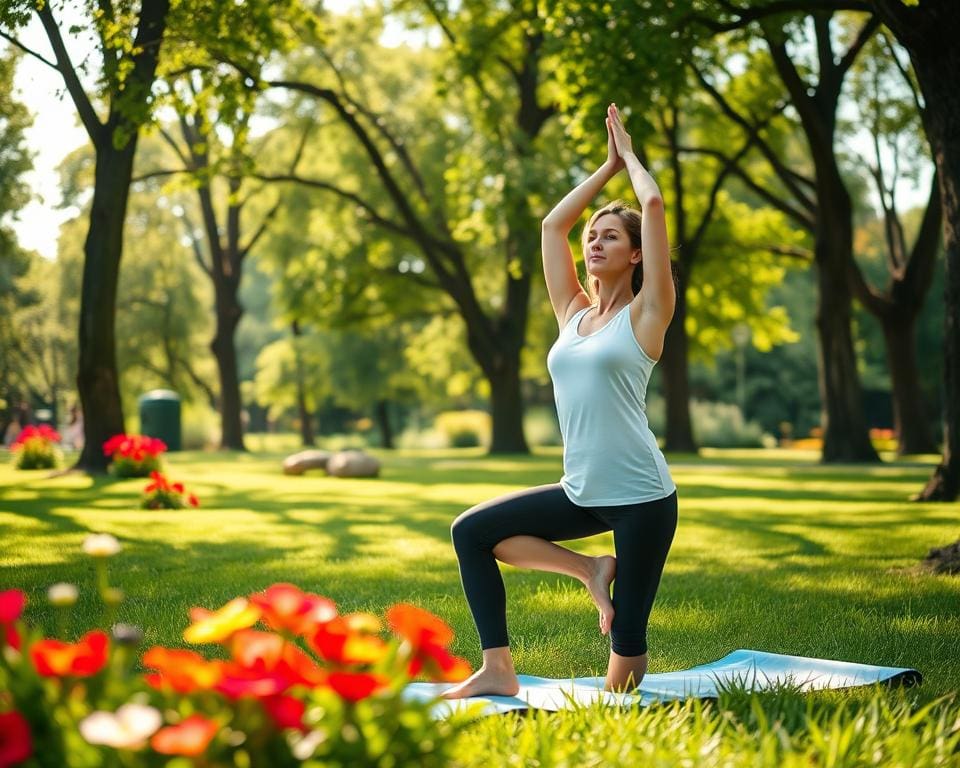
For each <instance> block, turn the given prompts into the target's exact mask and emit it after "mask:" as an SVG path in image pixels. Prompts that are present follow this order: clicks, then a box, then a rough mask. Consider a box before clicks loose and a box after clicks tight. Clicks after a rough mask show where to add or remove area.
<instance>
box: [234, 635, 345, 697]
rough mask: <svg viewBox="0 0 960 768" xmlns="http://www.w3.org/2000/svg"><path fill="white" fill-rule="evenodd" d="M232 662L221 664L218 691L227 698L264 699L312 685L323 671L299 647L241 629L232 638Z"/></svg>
mask: <svg viewBox="0 0 960 768" xmlns="http://www.w3.org/2000/svg"><path fill="white" fill-rule="evenodd" d="M230 645H231V653H232V656H233V661H232V662H230V663H227V664H225V665H224V668H223V671H224V674H223V679H222V680H220V682H219V683H218V684H217V690H218V691H220V692H221V693H223V694H224V695H225V696H228V697H230V698H239V697H241V696H255V697H257V698H264V697H270V696H276V695H278V694H281V693H284V692H285V691H287V690H288V689H289V688H291V687H293V686H294V685H304V686H307V687H308V688H314V687H316V686H318V685H321V684H322V683H324V682H325V681H326V679H327V676H326V673H325V672H324V671H323V670H322V669H320V667H318V666H317V665H316V663H314V661H313V660H312V659H311V658H310V657H309V656H307V655H306V654H305V653H304V652H303V651H302V650H300V648H298V647H297V646H296V645H294V644H293V643H290V642H288V641H286V640H285V639H284V638H282V637H280V636H279V635H275V634H273V633H270V632H257V631H255V630H242V631H240V632H237V633H236V635H234V637H233V640H232V641H231V644H230Z"/></svg>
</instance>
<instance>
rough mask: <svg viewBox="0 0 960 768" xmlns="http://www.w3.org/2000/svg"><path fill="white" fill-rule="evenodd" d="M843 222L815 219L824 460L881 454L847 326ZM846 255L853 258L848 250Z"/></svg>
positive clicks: (846, 219)
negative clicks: (871, 429)
mask: <svg viewBox="0 0 960 768" xmlns="http://www.w3.org/2000/svg"><path fill="white" fill-rule="evenodd" d="M847 200H848V201H849V198H847ZM821 201H822V202H821V205H820V207H819V210H820V211H822V210H824V208H825V207H826V206H827V205H829V204H828V203H826V201H824V200H823V198H821ZM825 218H827V217H825ZM844 223H846V224H847V225H849V223H850V217H844V216H843V215H840V216H838V217H837V220H836V221H833V222H831V221H821V222H819V223H818V226H817V242H816V246H815V248H816V250H815V254H816V255H815V258H816V268H817V299H818V300H817V340H818V351H819V360H818V363H819V365H818V369H819V377H818V382H819V385H820V402H821V418H820V423H821V425H822V427H823V454H822V457H821V460H822V461H823V462H825V463H831V462H849V461H854V462H859V461H879V460H880V457H879V456H877V452H876V451H875V450H874V448H873V444H872V443H871V442H870V435H869V432H868V429H867V421H866V417H865V416H864V411H863V393H862V391H861V389H860V377H859V375H858V374H857V359H856V355H855V353H854V349H853V336H852V334H851V331H850V321H851V314H852V304H853V299H852V295H851V290H850V285H849V283H848V280H847V273H846V266H845V265H846V263H847V262H846V259H845V258H844V257H843V253H842V250H843V248H844V247H846V248H852V239H851V238H850V237H848V236H847V235H848V234H849V226H848V227H847V232H844V231H843V227H844ZM831 227H839V228H840V231H838V230H837V229H832V228H831ZM830 240H834V242H833V243H831V242H829V241H830ZM844 243H846V245H844ZM838 251H839V252H838ZM847 255H848V256H849V257H851V258H852V254H850V253H849V252H848V254H847Z"/></svg>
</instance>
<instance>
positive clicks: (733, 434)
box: [690, 400, 769, 448]
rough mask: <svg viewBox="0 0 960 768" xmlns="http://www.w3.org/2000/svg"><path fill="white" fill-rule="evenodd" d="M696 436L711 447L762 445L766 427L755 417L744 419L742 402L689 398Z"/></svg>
mask: <svg viewBox="0 0 960 768" xmlns="http://www.w3.org/2000/svg"><path fill="white" fill-rule="evenodd" d="M690 418H691V419H692V420H693V436H694V439H695V440H696V441H697V443H698V444H699V445H702V446H705V447H706V446H709V447H711V448H762V447H764V443H765V442H766V443H767V444H769V440H767V441H765V440H764V437H765V435H764V432H763V428H762V427H761V426H760V425H759V424H757V423H756V422H755V421H744V419H743V414H742V413H741V412H740V408H739V406H736V405H734V404H733V403H711V402H707V401H703V400H691V401H690Z"/></svg>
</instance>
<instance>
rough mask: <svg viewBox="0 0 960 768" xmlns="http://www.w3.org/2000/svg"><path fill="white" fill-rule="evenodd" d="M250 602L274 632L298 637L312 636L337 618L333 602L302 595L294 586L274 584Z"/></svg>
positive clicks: (251, 597)
mask: <svg viewBox="0 0 960 768" xmlns="http://www.w3.org/2000/svg"><path fill="white" fill-rule="evenodd" d="M250 602H251V603H253V604H254V605H256V606H257V607H258V608H260V610H261V611H262V612H263V617H262V618H263V620H264V621H265V622H266V623H267V624H268V625H269V626H270V627H271V628H273V629H276V630H279V631H284V630H287V631H290V632H293V633H294V634H297V635H305V634H307V633H309V632H312V631H313V630H314V629H315V628H316V626H317V625H318V624H323V623H325V622H327V621H330V620H331V619H333V618H334V617H336V615H337V606H336V604H335V603H334V602H333V601H332V600H330V599H328V598H326V597H322V596H320V595H314V594H310V593H309V592H302V591H300V589H299V588H297V587H295V586H294V585H293V584H274V585H273V586H271V587H268V588H267V589H265V590H264V591H263V592H258V593H256V594H253V595H250Z"/></svg>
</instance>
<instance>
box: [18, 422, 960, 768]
mask: <svg viewBox="0 0 960 768" xmlns="http://www.w3.org/2000/svg"><path fill="white" fill-rule="evenodd" d="M251 447H252V448H253V449H254V451H253V452H252V453H251V454H249V455H234V454H218V453H199V452H196V453H191V452H184V453H175V454H172V455H170V456H169V457H168V458H167V463H166V467H167V474H168V475H169V476H170V477H171V478H172V479H174V480H180V481H182V482H184V483H185V484H186V485H187V487H188V489H189V490H190V491H192V492H194V493H196V494H197V495H198V496H199V497H200V499H201V507H200V508H199V509H186V510H180V511H147V510H141V509H138V508H137V506H138V499H139V495H140V492H141V490H142V487H143V485H144V481H143V480H117V479H114V478H97V479H91V478H89V477H86V476H83V475H76V474H68V475H64V476H60V477H51V476H50V474H49V473H48V472H45V471H44V472H30V473H28V472H22V471H20V472H18V471H16V470H14V469H13V467H12V465H11V464H10V463H9V462H6V463H0V529H2V531H3V547H2V550H0V589H10V588H19V589H23V590H25V591H26V592H27V593H28V595H29V596H30V598H31V605H30V607H29V608H28V616H30V617H31V618H32V619H33V620H35V621H37V622H40V623H42V624H43V625H44V626H45V627H46V628H48V629H49V630H53V628H54V627H55V622H56V618H55V616H54V615H53V614H52V613H51V611H50V609H49V608H48V607H46V606H45V591H46V589H47V587H48V586H49V585H50V584H53V583H55V582H59V581H68V582H73V583H76V584H78V585H79V586H80V587H81V599H80V603H79V604H78V610H77V612H76V613H75V621H76V622H77V627H76V628H77V629H79V628H81V627H85V626H87V623H88V622H92V621H95V619H96V616H97V615H98V610H99V609H98V607H97V602H96V599H95V595H94V589H93V586H92V570H91V566H90V562H89V558H87V557H86V556H84V555H83V554H82V552H81V542H82V541H83V539H84V537H85V536H86V535H87V534H88V533H90V532H91V531H103V532H108V533H112V534H114V535H115V536H116V537H117V538H118V539H120V540H121V541H122V542H123V545H124V549H123V551H122V552H121V553H120V554H119V555H117V556H116V557H115V559H114V561H113V563H112V564H111V573H112V580H113V582H114V583H115V584H116V585H118V586H120V587H121V588H122V589H123V590H124V592H125V593H126V595H127V599H126V600H125V601H124V603H123V604H122V606H121V608H120V612H119V615H118V619H119V620H121V621H125V622H129V623H133V624H137V625H139V626H141V627H144V628H145V630H146V640H145V642H146V643H147V644H153V643H161V644H170V645H176V644H181V643H182V641H181V639H180V635H181V633H182V631H183V628H184V627H185V626H186V624H187V611H188V609H189V608H190V607H191V606H195V605H201V606H204V607H208V608H215V607H219V606H220V605H222V604H223V603H225V602H226V601H227V600H229V599H230V598H232V597H234V596H237V595H241V594H246V593H249V592H253V591H256V590H260V589H263V588H264V587H266V586H268V585H269V584H271V583H274V582H278V581H291V582H294V583H296V584H298V585H299V586H300V587H302V588H304V589H308V590H310V591H315V592H319V593H321V594H324V595H327V596H329V597H331V598H333V599H334V600H335V601H336V602H337V603H338V605H339V607H340V608H341V610H342V611H354V610H370V611H373V612H376V613H382V611H383V610H384V609H385V608H386V607H388V606H389V605H391V604H393V603H395V602H399V601H409V602H414V603H416V604H418V605H421V606H423V607H425V608H428V609H430V610H432V611H434V612H436V613H437V614H439V615H440V616H442V617H443V618H444V619H445V620H446V621H447V622H449V623H450V624H451V626H452V627H453V628H454V630H455V631H456V635H457V639H456V642H455V645H454V650H455V651H456V652H457V653H458V654H460V655H462V656H465V657H467V658H468V659H469V660H470V661H471V663H473V664H474V665H476V664H478V663H479V658H480V651H479V645H478V642H477V639H476V635H475V631H474V628H473V624H472V620H471V618H470V614H469V612H468V610H467V606H466V604H465V602H464V600H463V597H462V593H461V590H460V583H459V576H458V572H457V565H456V559H455V557H454V554H453V550H452V548H451V545H450V541H449V528H450V523H451V522H452V521H453V519H454V518H455V517H456V516H457V515H458V514H459V513H460V512H461V511H462V510H464V509H466V508H468V507H470V506H471V505H473V504H475V503H478V502H480V501H483V500H485V499H488V498H490V497H493V496H496V495H498V494H502V493H505V492H508V491H511V490H515V489H517V488H520V487H525V486H530V485H536V484H540V483H548V482H555V481H556V479H557V477H558V476H559V472H560V453H559V450H558V449H540V450H538V451H537V452H536V453H535V454H534V455H532V456H521V457H514V456H508V457H488V456H485V455H483V453H482V452H481V451H480V450H479V449H475V450H474V449H460V450H452V449H451V450H435V451H403V452H389V453H387V452H384V453H380V454H378V455H379V456H380V458H381V459H382V460H383V471H382V474H381V477H380V478H377V479H367V480H347V479H340V478H329V477H326V476H324V475H322V474H309V475H306V476H303V477H285V476H284V475H283V474H282V473H281V471H280V462H281V460H282V458H283V456H284V455H285V449H286V448H288V447H293V446H292V444H291V446H285V445H283V444H282V442H280V441H278V440H276V439H272V440H258V439H257V438H256V437H254V438H252V439H251ZM258 449H259V450H258ZM669 460H670V465H671V468H672V471H673V473H674V478H675V480H676V482H677V485H678V487H679V496H680V525H679V528H678V531H677V536H676V539H675V542H674V546H673V549H672V551H671V555H670V559H669V561H668V563H667V568H666V571H665V574H664V578H663V582H662V586H661V590H660V593H659V595H658V599H657V604H656V605H655V607H654V611H653V615H652V617H651V624H650V630H649V641H650V647H651V662H650V671H651V672H660V671H667V670H671V669H677V668H683V667H690V666H693V665H695V664H700V663H703V662H707V661H710V660H713V659H716V658H719V657H721V656H723V655H725V654H726V653H728V652H729V651H731V650H733V649H736V648H754V649H762V650H767V651H773V652H780V653H789V654H797V655H804V656H815V657H822V658H835V659H845V660H851V661H861V662H868V663H873V664H881V665H889V666H898V667H901V666H902V667H913V668H916V669H919V670H920V671H921V672H922V673H923V675H924V683H923V685H922V686H921V687H920V688H918V689H912V690H910V691H907V692H900V691H886V690H883V691H858V692H855V693H852V694H822V695H819V696H817V697H809V696H800V695H798V694H796V693H795V692H790V691H782V692H781V693H780V695H779V696H776V695H774V696H772V697H769V696H768V697H766V698H761V699H760V700H759V703H757V700H748V699H749V697H740V698H739V699H738V698H737V697H736V696H734V697H733V698H732V699H729V700H721V702H719V704H718V705H715V706H716V707H719V710H717V709H716V708H711V706H710V705H708V706H707V707H706V708H704V707H702V706H701V705H693V704H688V705H686V706H683V707H661V708H656V711H648V712H646V713H644V712H636V711H628V712H618V711H592V712H591V711H589V710H587V711H581V712H577V713H568V714H564V715H546V714H543V713H540V714H538V715H536V716H532V717H527V718H518V719H504V718H492V719H490V718H488V719H487V720H486V721H482V722H480V723H478V724H475V725H474V726H471V727H470V728H469V729H468V730H467V731H466V732H465V733H464V734H463V736H462V737H461V738H462V739H463V740H464V748H463V750H462V751H461V753H462V758H461V759H462V764H463V765H473V764H477V765H479V764H480V763H481V762H483V760H481V759H480V754H481V752H482V753H484V754H489V753H490V752H491V751H492V752H493V753H494V754H499V755H501V756H502V758H503V760H502V761H501V762H502V764H504V765H507V764H516V765H535V764H538V765H591V764H596V765H601V764H616V763H618V762H623V763H624V764H628V763H629V762H631V760H632V758H630V757H629V755H630V754H631V750H633V752H632V754H633V755H634V758H635V757H636V755H637V754H638V751H639V753H642V754H644V755H645V756H646V758H647V760H648V761H649V762H648V764H660V761H661V760H662V764H664V765H671V764H672V765H680V764H684V763H685V762H686V761H687V757H683V759H680V758H681V757H682V756H689V757H690V760H692V762H689V764H691V765H701V764H702V765H714V764H715V765H741V764H743V765H766V764H772V763H769V762H768V761H767V759H766V757H764V755H767V754H768V753H769V756H770V759H773V760H776V761H777V763H778V764H783V765H789V764H796V765H801V764H802V765H811V764H816V765H820V764H822V765H868V764H878V763H877V762H876V761H875V760H874V759H873V758H871V757H870V755H873V757H874V758H877V759H880V763H879V764H889V765H900V764H902V765H910V766H912V768H916V766H920V765H941V764H958V765H960V753H957V752H956V751H955V750H956V749H957V745H958V743H960V701H958V699H957V698H956V697H955V692H956V691H957V690H958V689H960V646H958V642H957V638H958V637H960V578H958V577H951V576H944V575H934V574H931V573H928V572H925V571H924V570H923V569H922V568H920V567H919V563H920V561H921V559H922V558H923V556H924V555H925V554H926V553H927V551H928V550H929V549H930V548H931V547H933V546H937V545H942V544H946V543H949V542H952V541H955V540H956V539H957V537H958V534H960V526H958V516H957V507H956V505H955V504H922V505H921V504H915V503H912V502H910V501H909V497H910V495H911V494H913V493H915V492H917V491H918V490H919V489H920V487H922V484H923V482H924V480H925V479H926V478H927V477H928V476H929V474H930V471H931V468H932V466H933V464H934V462H935V460H936V457H934V456H923V457H915V458H912V459H908V460H901V461H893V462H887V463H885V464H883V465H879V466H824V465H821V464H819V463H818V462H817V457H816V454H815V453H812V452H802V451H783V450H771V451H759V450H757V451H704V453H703V455H702V456H700V457H693V456H674V457H669ZM573 546H574V548H576V549H578V550H580V551H582V552H585V553H588V554H599V553H602V552H609V551H611V550H612V539H611V537H610V536H609V535H602V536H597V537H594V538H591V539H587V540H584V541H581V542H576V543H574V544H573ZM504 578H505V581H506V585H507V591H508V601H509V621H510V626H511V637H512V643H513V649H514V655H515V660H516V664H517V668H518V670H519V671H521V672H523V673H527V674H533V675H543V676H550V677H569V676H578V677H579V676H587V675H597V674H602V673H603V670H604V666H605V662H606V655H607V641H606V640H605V639H604V638H603V637H601V636H600V635H599V634H598V632H597V629H596V615H595V612H594V610H593V609H592V606H591V604H590V601H589V598H588V597H587V595H586V593H585V592H584V590H583V589H582V588H581V587H580V586H579V585H578V584H575V583H573V582H571V581H570V580H567V579H564V578H562V577H558V576H554V575H551V574H540V573H532V572H522V571H519V570H515V569H512V568H509V567H505V568H504ZM925 706H926V707H928V709H923V707H925ZM724 710H726V714H724ZM871 713H872V714H871ZM871 718H872V719H871ZM858 723H859V725H858ZM864 723H866V725H864ZM871 723H872V725H871ZM871 728H872V729H873V730H872V731H871ZM868 731H869V732H870V733H867V732H868ZM576 734H579V736H577V735H576ZM851 734H852V735H851ZM864 734H866V735H864ZM871 734H872V735H871ZM767 737H769V740H770V741H769V743H768V742H767V741H766V739H767ZM891 739H892V741H891ZM818 740H819V741H818ZM938 744H939V746H938ZM571 745H572V746H571ZM711 745H713V746H711ZM831 745H832V746H831ZM838 745H839V746H838ZM651 750H653V751H651ZM658 750H659V751H658ZM771 750H772V751H771ZM825 750H826V751H825ZM830 750H833V752H830ZM837 750H839V751H837ZM858 750H859V751H858ZM828 753H830V754H833V753H835V754H834V758H836V759H833V758H831V759H827V758H825V757H824V758H823V759H820V758H821V757H823V755H828ZM861 753H862V755H861ZM696 755H700V758H696V757H695V756H696ZM837 755H839V757H837ZM858 755H861V757H858ZM725 756H726V757H725ZM508 758H509V759H508ZM727 758H729V760H728V759H727ZM848 758H849V759H848ZM861 758H862V759H861ZM672 759H675V760H676V761H677V762H671V760H672ZM954 759H955V760H956V762H955V763H954V762H949V761H950V760H954ZM831 760H832V761H831ZM944 760H947V761H948V762H943V761H944ZM794 761H795V762H794ZM484 764H491V765H492V763H488V762H485V763H484Z"/></svg>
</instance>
